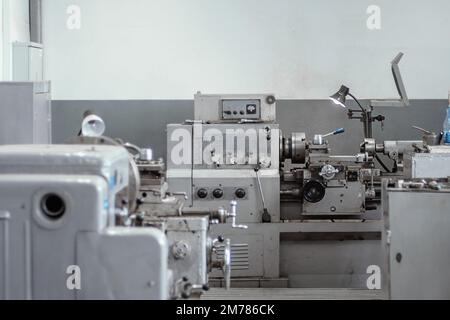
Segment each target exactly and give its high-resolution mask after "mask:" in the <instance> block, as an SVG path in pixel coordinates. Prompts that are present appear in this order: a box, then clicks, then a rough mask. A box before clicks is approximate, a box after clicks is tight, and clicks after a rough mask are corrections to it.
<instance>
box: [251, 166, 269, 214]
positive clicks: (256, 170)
mask: <svg viewBox="0 0 450 320" xmlns="http://www.w3.org/2000/svg"><path fill="white" fill-rule="evenodd" d="M259 169H260V167H259V166H257V167H256V168H255V174H256V181H257V183H258V190H259V194H260V195H261V200H262V205H263V214H262V222H264V223H269V222H270V221H271V220H272V217H271V216H270V214H269V210H267V207H266V200H265V199H264V193H263V190H262V186H261V179H260V178H259Z"/></svg>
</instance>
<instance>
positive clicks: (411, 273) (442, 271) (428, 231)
mask: <svg viewBox="0 0 450 320" xmlns="http://www.w3.org/2000/svg"><path fill="white" fill-rule="evenodd" d="M383 193H384V206H385V210H384V215H385V217H384V218H385V226H384V232H383V243H384V245H385V253H386V255H385V263H386V266H387V268H386V270H388V276H387V277H386V278H385V288H386V289H387V291H388V293H389V298H391V299H450V277H449V276H448V266H449V264H450V251H449V250H448V248H449V244H450V233H449V228H450V214H449V213H450V210H449V209H450V185H449V183H448V180H447V179H445V180H440V181H439V180H438V181H435V180H430V179H426V181H425V180H423V179H421V180H405V181H399V182H398V183H396V184H393V185H389V184H388V183H387V181H386V183H385V184H384V188H383Z"/></svg>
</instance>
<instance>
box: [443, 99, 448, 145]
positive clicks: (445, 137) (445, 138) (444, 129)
mask: <svg viewBox="0 0 450 320" xmlns="http://www.w3.org/2000/svg"><path fill="white" fill-rule="evenodd" d="M443 132H444V135H443V137H442V141H443V142H444V144H445V145H450V101H449V105H448V108H447V114H446V115H445V120H444V126H443Z"/></svg>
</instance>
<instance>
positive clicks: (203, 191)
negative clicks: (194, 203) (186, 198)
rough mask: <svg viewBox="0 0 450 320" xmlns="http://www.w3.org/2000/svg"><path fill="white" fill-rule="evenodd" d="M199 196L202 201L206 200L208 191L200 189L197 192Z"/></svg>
mask: <svg viewBox="0 0 450 320" xmlns="http://www.w3.org/2000/svg"><path fill="white" fill-rule="evenodd" d="M197 196H198V197H199V198H200V199H205V198H206V197H207V196H208V190H206V189H203V188H202V189H199V190H198V191H197Z"/></svg>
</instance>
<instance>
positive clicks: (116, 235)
mask: <svg viewBox="0 0 450 320" xmlns="http://www.w3.org/2000/svg"><path fill="white" fill-rule="evenodd" d="M0 154H1V157H0V158H1V160H0V237H1V239H4V243H3V244H4V245H3V246H2V248H1V249H0V258H1V260H2V261H3V262H4V263H3V264H2V265H3V266H4V267H5V269H4V270H3V271H4V272H2V275H0V287H1V288H4V289H5V290H1V292H0V298H1V299H57V300H60V299H63V300H66V299H168V298H170V288H171V286H172V282H171V272H170V270H169V269H168V250H169V249H168V242H167V238H166V236H165V235H164V233H163V232H162V231H161V230H158V229H155V228H127V227H118V226H114V223H115V221H114V219H107V218H108V217H109V216H110V215H111V213H114V212H115V209H116V208H115V201H114V199H115V198H116V195H118V194H119V193H120V192H121V190H122V189H123V188H124V187H126V185H127V181H128V180H127V179H128V154H127V152H126V151H125V150H124V149H123V148H120V147H113V146H99V145H97V146H86V145H83V146H76V145H70V146H68V145H49V146H45V145H44V146H36V145H23V146H2V147H0ZM70 276H72V277H73V281H68V279H70ZM77 288H78V289H81V290H77Z"/></svg>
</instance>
